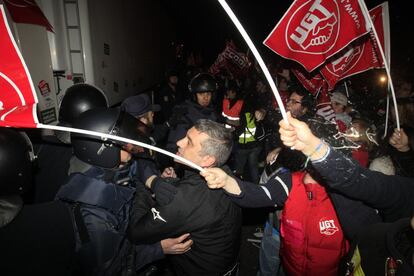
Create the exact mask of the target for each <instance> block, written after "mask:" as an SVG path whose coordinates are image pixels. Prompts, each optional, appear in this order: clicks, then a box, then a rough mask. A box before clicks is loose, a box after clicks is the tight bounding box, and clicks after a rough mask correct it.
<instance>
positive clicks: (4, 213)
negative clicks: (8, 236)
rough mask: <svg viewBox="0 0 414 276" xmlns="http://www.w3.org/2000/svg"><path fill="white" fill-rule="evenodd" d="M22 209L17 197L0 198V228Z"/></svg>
mask: <svg viewBox="0 0 414 276" xmlns="http://www.w3.org/2000/svg"><path fill="white" fill-rule="evenodd" d="M22 207H23V200H22V199H21V197H20V196H18V195H10V196H0V228H1V227H3V226H6V225H7V224H9V223H10V222H11V221H12V220H13V219H14V218H15V217H16V216H17V215H18V214H19V212H20V210H21V209H22Z"/></svg>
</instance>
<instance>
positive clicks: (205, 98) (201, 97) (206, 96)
mask: <svg viewBox="0 0 414 276" xmlns="http://www.w3.org/2000/svg"><path fill="white" fill-rule="evenodd" d="M196 96H197V103H198V104H199V105H201V106H203V107H207V106H209V105H210V102H211V92H201V93H197V94H196Z"/></svg>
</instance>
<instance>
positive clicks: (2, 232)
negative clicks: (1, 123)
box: [0, 67, 414, 276]
mask: <svg viewBox="0 0 414 276" xmlns="http://www.w3.org/2000/svg"><path fill="white" fill-rule="evenodd" d="M273 77H274V79H275V80H276V83H277V86H278V89H279V93H280V95H281V97H282V101H283V104H284V105H285V106H284V107H285V108H286V110H287V111H288V119H287V120H283V119H282V116H281V113H280V107H279V106H278V104H277V102H276V101H275V99H274V97H273V95H272V91H271V90H270V88H269V86H268V85H267V82H266V81H265V80H264V79H263V78H262V74H261V73H260V72H254V73H249V74H247V75H243V76H238V77H235V76H234V75H229V74H218V75H214V76H213V75H212V74H210V73H208V71H207V70H203V69H201V68H196V67H184V68H179V67H174V68H172V69H169V70H167V72H166V74H165V81H164V82H163V83H162V84H161V85H160V86H159V87H158V88H157V89H155V90H154V91H152V93H139V94H137V95H134V96H131V97H128V98H126V99H125V100H124V101H123V102H122V103H121V104H120V105H119V106H115V107H109V106H108V103H107V100H106V97H105V95H104V94H103V93H102V91H100V90H99V89H97V88H95V87H94V86H92V85H88V84H84V83H80V84H76V85H74V86H72V87H70V88H69V89H68V90H67V91H66V93H65V96H64V97H63V99H62V103H61V107H60V110H59V124H60V125H62V126H69V127H74V128H78V129H86V130H91V131H97V132H100V133H104V134H111V135H117V136H120V137H125V138H129V139H132V140H136V141H140V142H143V143H146V144H148V145H153V146H157V147H159V148H162V149H165V150H168V151H170V152H172V153H174V154H177V155H178V156H180V157H183V158H185V159H187V160H189V161H191V162H193V163H194V164H195V165H197V166H199V167H200V168H202V171H201V172H200V171H198V170H197V169H194V168H192V167H190V166H188V165H186V164H184V163H182V161H180V160H179V159H172V158H171V157H169V156H166V155H162V154H160V153H156V152H154V151H152V150H149V149H147V148H145V147H141V146H137V145H134V144H130V143H124V142H119V141H115V140H111V139H106V138H101V137H95V136H91V135H86V134H80V133H75V132H72V133H70V132H60V131H59V132H58V131H56V132H54V133H49V134H48V135H43V136H42V139H41V140H38V139H36V135H35V134H34V133H33V131H32V132H30V133H29V137H31V138H32V140H33V141H34V143H33V145H32V143H30V140H29V139H28V137H27V135H25V134H24V133H23V132H22V131H19V130H17V129H12V128H0V153H1V154H0V174H1V176H2V184H0V244H1V257H0V260H1V261H0V262H1V263H0V268H1V271H2V275H3V273H4V275H24V274H29V273H31V274H35V275H49V274H53V275H144V274H142V273H146V274H145V275H150V274H149V273H150V272H148V271H147V268H148V264H153V263H156V262H157V261H158V260H161V259H163V258H167V259H168V261H169V263H170V264H171V268H172V270H173V272H174V273H175V274H176V275H217V276H218V275H226V276H230V275H239V266H240V258H239V255H240V243H241V240H240V234H241V226H242V223H243V221H242V208H245V207H247V208H259V207H271V208H273V209H274V213H275V216H274V217H273V218H274V219H271V221H269V222H268V224H267V227H270V228H273V230H274V231H270V233H271V235H272V234H274V235H276V236H278V235H279V233H280V237H278V239H279V238H280V246H279V244H278V243H276V244H273V247H272V246H271V247H268V244H266V243H269V242H272V241H269V240H266V239H263V240H262V249H263V250H262V252H261V255H260V267H259V271H258V275H338V274H340V275H414V261H413V260H414V217H413V211H414V201H413V193H414V182H413V180H412V178H410V177H413V172H414V170H413V167H414V154H413V151H412V149H413V146H414V143H413V141H414V135H413V131H412V129H413V128H412V127H413V126H411V125H410V124H412V122H411V121H410V120H409V118H407V117H406V116H407V114H409V112H408V111H407V110H410V108H412V106H413V105H414V103H413V102H412V101H410V100H409V99H411V98H410V97H412V96H413V95H412V91H411V83H409V82H408V81H406V82H401V84H400V85H399V86H398V87H397V93H399V94H398V95H397V97H400V98H401V99H403V100H402V102H401V104H400V106H401V107H402V109H403V110H405V111H403V112H402V113H401V114H400V118H401V120H400V121H401V122H403V125H402V128H401V129H395V130H394V129H393V128H394V127H395V125H393V123H392V121H391V123H390V124H389V125H390V127H389V129H388V130H387V131H388V133H389V135H388V136H385V137H382V132H383V131H385V129H384V127H383V125H375V124H374V122H377V121H378V120H376V118H370V117H369V116H366V115H365V114H366V113H364V110H362V109H358V105H357V104H355V103H352V102H351V99H352V98H353V97H354V95H356V94H358V93H359V91H358V89H359V88H358V87H352V89H346V91H345V90H344V89H341V88H340V87H339V86H338V88H336V89H335V90H334V91H331V93H330V102H328V103H323V104H324V105H323V106H324V107H323V108H321V105H318V104H317V103H318V98H317V96H316V95H312V94H311V93H309V92H308V91H306V90H305V89H304V88H303V87H302V86H301V84H300V83H299V82H298V81H297V80H296V79H295V78H294V76H293V75H291V74H290V73H289V70H288V69H285V68H284V69H283V70H275V72H274V73H273ZM407 88H408V90H409V91H406V90H407ZM360 106H361V105H360ZM374 116H378V113H374ZM391 119H395V113H394V114H393V116H392V118H391ZM272 212H273V211H272ZM279 225H280V227H279ZM265 248H267V250H265ZM269 248H271V250H269ZM279 260H280V262H279ZM241 261H243V260H241ZM258 261H259V260H258ZM140 273H141V274H140Z"/></svg>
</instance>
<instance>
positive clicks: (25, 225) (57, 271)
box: [0, 197, 75, 276]
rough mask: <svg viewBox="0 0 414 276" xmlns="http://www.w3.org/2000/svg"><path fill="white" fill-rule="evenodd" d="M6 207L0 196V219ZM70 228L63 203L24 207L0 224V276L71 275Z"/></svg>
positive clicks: (68, 212) (71, 229) (67, 210)
mask: <svg viewBox="0 0 414 276" xmlns="http://www.w3.org/2000/svg"><path fill="white" fill-rule="evenodd" d="M6 204H7V199H6V200H4V199H3V198H1V197H0V220H1V219H2V215H4V214H6V212H4V211H5V210H6V211H7V208H6V209H3V207H7V205H6ZM8 206H10V205H8ZM8 210H9V211H10V209H9V208H8ZM73 228H74V226H73V223H72V218H71V215H70V210H69V208H68V207H67V206H66V205H65V204H64V203H61V202H58V201H52V202H47V203H42V204H34V205H24V206H23V207H22V209H21V210H20V212H19V213H18V214H17V216H16V217H15V218H14V219H13V220H12V221H11V222H10V223H8V224H6V225H4V226H1V225H0V248H1V250H0V275H4V276H8V275H72V274H71V270H72V269H73V267H72V265H73V263H74V259H75V233H74V231H73Z"/></svg>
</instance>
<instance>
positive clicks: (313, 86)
mask: <svg viewBox="0 0 414 276" xmlns="http://www.w3.org/2000/svg"><path fill="white" fill-rule="evenodd" d="M298 67H299V66H298ZM291 70H292V72H293V74H295V76H296V78H297V79H298V80H299V81H300V83H301V84H302V85H303V87H305V89H306V90H308V91H309V92H310V93H311V94H312V95H316V94H317V93H318V92H319V91H320V89H321V88H322V86H323V85H324V83H325V82H326V81H325V79H324V78H323V77H322V75H321V74H319V73H317V72H316V73H309V72H308V71H306V70H304V69H302V68H295V69H291Z"/></svg>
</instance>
